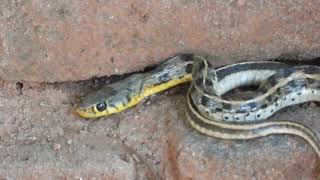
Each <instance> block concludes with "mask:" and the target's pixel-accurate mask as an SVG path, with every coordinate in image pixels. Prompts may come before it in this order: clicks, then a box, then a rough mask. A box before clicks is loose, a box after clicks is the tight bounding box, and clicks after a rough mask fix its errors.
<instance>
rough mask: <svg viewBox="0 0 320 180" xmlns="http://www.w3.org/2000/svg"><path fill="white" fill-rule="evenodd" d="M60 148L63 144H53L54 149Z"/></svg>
mask: <svg viewBox="0 0 320 180" xmlns="http://www.w3.org/2000/svg"><path fill="white" fill-rule="evenodd" d="M60 149H61V145H60V144H54V145H53V150H55V151H59V150H60Z"/></svg>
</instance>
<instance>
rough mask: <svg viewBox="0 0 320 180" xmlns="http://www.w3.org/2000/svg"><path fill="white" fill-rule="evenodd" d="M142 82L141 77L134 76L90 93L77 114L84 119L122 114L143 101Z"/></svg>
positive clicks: (78, 108) (80, 105)
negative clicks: (140, 91) (140, 94)
mask: <svg viewBox="0 0 320 180" xmlns="http://www.w3.org/2000/svg"><path fill="white" fill-rule="evenodd" d="M141 82H142V79H141V77H138V76H133V77H132V78H128V79H125V80H122V81H119V82H116V83H113V84H110V85H108V86H105V87H103V88H102V89H99V90H98V91H94V92H92V93H89V94H88V95H87V96H85V97H84V99H83V100H82V102H81V103H80V104H79V106H78V107H77V109H76V112H77V113H78V114H79V115H80V116H81V117H84V118H97V117H101V116H108V115H111V114H114V113H119V112H122V111H123V110H125V109H127V108H129V107H132V106H134V105H136V104H137V103H138V102H139V101H141V97H140V96H139V88H140V86H141Z"/></svg>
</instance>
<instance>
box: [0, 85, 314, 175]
mask: <svg viewBox="0 0 320 180" xmlns="http://www.w3.org/2000/svg"><path fill="white" fill-rule="evenodd" d="M94 84H95V83H93V82H88V81H87V82H80V83H56V84H41V85H34V84H27V83H25V84H24V85H23V88H22V89H21V84H19V83H18V85H17V84H16V83H13V82H9V83H7V82H4V83H2V85H1V94H0V110H1V114H0V120H1V121H0V124H1V128H0V137H1V141H0V159H1V164H0V175H1V178H6V177H10V178H29V179H42V178H46V177H48V176H50V177H53V178H70V179H88V178H89V177H90V178H92V177H95V178H98V179H100V178H105V179H315V177H316V176H317V175H319V172H320V171H319V169H317V167H316V166H317V165H319V161H317V156H316V154H315V152H314V151H313V150H312V148H311V147H310V145H308V144H306V142H304V141H303V140H302V139H300V138H296V137H292V136H270V137H267V138H261V139H257V140H252V141H226V140H218V139H214V138H210V137H206V136H203V135H201V134H199V133H197V132H195V131H194V130H192V128H191V127H189V126H188V124H187V123H186V122H185V116H184V104H185V93H186V92H185V89H186V87H187V86H182V87H180V88H179V87H178V88H174V89H171V90H169V91H168V92H166V93H160V94H159V95H156V96H153V97H150V98H148V99H147V100H146V101H145V102H143V103H141V104H139V105H138V106H137V107H135V108H132V109H130V110H128V111H125V112H124V113H121V114H118V115H114V116H111V117H109V118H100V119H99V120H95V121H88V120H84V119H81V118H79V117H77V116H76V115H75V114H73V113H72V108H73V105H74V104H75V103H76V102H77V99H78V96H79V95H81V94H82V93H86V92H87V91H89V90H90V89H91V90H92V89H94V86H93V85H94ZM84 85H85V86H84ZM319 116H320V108H319V107H317V106H316V105H315V104H314V103H311V104H305V105H303V106H294V107H291V108H289V109H286V110H285V111H281V112H279V113H277V115H276V116H274V117H273V118H274V119H290V120H297V121H300V122H303V123H305V124H307V125H308V126H310V127H312V129H314V130H315V131H316V132H317V133H318V135H319V133H320V121H319V119H318V117H319Z"/></svg>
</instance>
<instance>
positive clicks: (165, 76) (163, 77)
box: [159, 73, 171, 83]
mask: <svg viewBox="0 0 320 180" xmlns="http://www.w3.org/2000/svg"><path fill="white" fill-rule="evenodd" d="M170 79H171V78H170V75H169V73H165V74H162V75H160V76H159V80H160V83H163V82H167V81H169V80H170Z"/></svg>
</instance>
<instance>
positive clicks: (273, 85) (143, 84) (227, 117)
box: [76, 53, 320, 158]
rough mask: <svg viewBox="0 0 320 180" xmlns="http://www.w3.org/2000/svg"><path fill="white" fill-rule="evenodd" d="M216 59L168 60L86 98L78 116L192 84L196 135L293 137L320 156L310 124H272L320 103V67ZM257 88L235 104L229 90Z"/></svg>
mask: <svg viewBox="0 0 320 180" xmlns="http://www.w3.org/2000/svg"><path fill="white" fill-rule="evenodd" d="M209 60H212V58H210V57H208V56H204V55H200V54H195V53H185V54H178V55H175V56H172V57H169V58H167V59H166V60H165V61H164V62H162V63H160V64H159V65H158V66H157V67H156V68H154V69H153V70H150V71H147V72H144V73H136V74H132V75H131V76H129V77H127V78H125V79H122V80H120V81H117V82H114V83H111V84H108V85H106V86H104V87H102V88H101V89H99V90H97V91H93V92H91V93H89V94H88V95H86V96H85V97H84V98H83V100H82V102H81V103H80V104H79V105H78V107H77V109H76V112H77V113H78V114H79V115H80V116H81V117H83V118H89V119H90V118H98V117H102V116H109V115H112V114H116V113H120V112H122V111H124V110H126V109H128V108H130V107H133V106H135V105H137V104H138V103H139V102H141V101H142V100H143V99H145V98H146V97H148V96H151V95H153V94H156V93H158V92H161V91H164V90H166V89H168V88H171V87H173V86H177V85H179V84H182V83H186V82H190V86H189V89H188V92H187V95H186V96H187V97H186V99H187V105H186V108H185V114H186V120H187V122H188V123H189V124H190V125H191V127H193V128H194V129H195V130H196V131H198V132H200V133H202V134H204V135H207V136H211V137H214V138H219V139H230V140H237V139H240V140H241V139H242V140H243V139H247V140H249V139H255V138H259V137H265V136H269V135H273V134H290V135H295V136H298V137H301V138H302V139H304V140H305V141H306V142H308V143H309V144H310V145H311V146H312V148H313V149H314V150H315V152H316V154H317V156H318V157H319V158H320V140H319V138H318V137H317V134H316V133H315V132H314V131H313V130H311V129H310V128H309V127H307V126H306V125H304V124H302V123H299V122H295V121H289V120H270V119H269V117H270V116H272V115H274V114H275V113H276V112H277V111H279V110H281V109H283V108H286V107H288V106H291V105H295V104H301V103H305V102H310V101H320V67H319V66H314V65H299V66H298V65H289V64H287V63H283V62H276V61H248V62H240V63H235V64H230V65H226V66H223V67H220V68H214V67H213V66H212V65H211V63H210V62H209ZM250 85H256V86H258V89H257V93H256V95H255V96H254V97H251V98H249V99H241V100H232V99H231V100H230V99H227V98H225V97H224V95H225V94H226V93H227V92H230V91H231V90H233V89H236V88H239V87H242V86H250Z"/></svg>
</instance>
